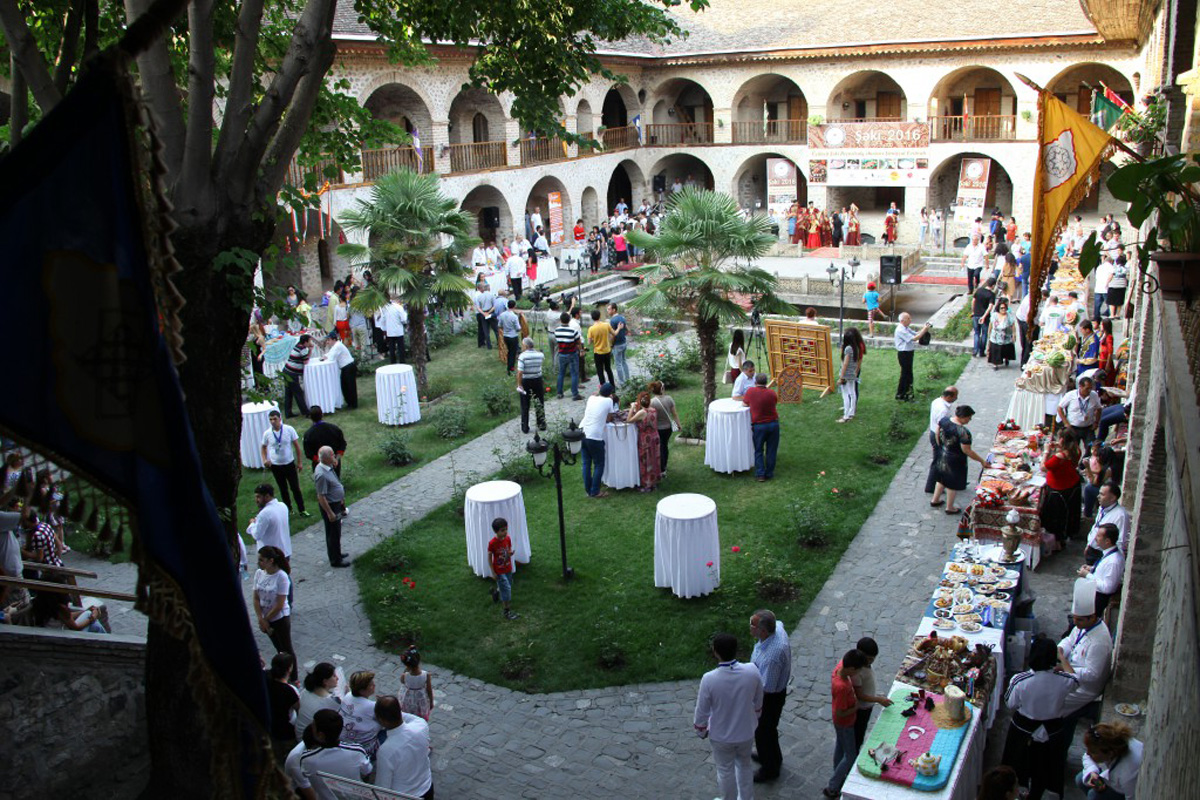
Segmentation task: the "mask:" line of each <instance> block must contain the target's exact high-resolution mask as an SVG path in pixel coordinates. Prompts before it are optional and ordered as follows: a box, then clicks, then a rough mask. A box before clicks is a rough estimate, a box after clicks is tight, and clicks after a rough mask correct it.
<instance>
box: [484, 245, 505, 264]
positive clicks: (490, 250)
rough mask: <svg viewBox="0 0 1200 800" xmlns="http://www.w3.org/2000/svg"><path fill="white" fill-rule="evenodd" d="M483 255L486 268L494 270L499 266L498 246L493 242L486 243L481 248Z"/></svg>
mask: <svg viewBox="0 0 1200 800" xmlns="http://www.w3.org/2000/svg"><path fill="white" fill-rule="evenodd" d="M483 257H484V260H485V262H486V263H487V268H488V269H490V270H493V271H495V270H497V269H499V268H500V259H501V258H502V256H501V255H500V248H498V247H496V243H495V242H488V243H487V247H485V248H484V250H483Z"/></svg>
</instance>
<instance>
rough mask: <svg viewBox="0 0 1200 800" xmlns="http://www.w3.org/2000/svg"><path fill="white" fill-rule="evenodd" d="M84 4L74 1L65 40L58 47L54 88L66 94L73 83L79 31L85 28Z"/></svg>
mask: <svg viewBox="0 0 1200 800" xmlns="http://www.w3.org/2000/svg"><path fill="white" fill-rule="evenodd" d="M83 2H84V0H72V2H71V8H70V10H68V11H67V24H66V25H64V26H63V38H62V42H61V43H60V44H59V47H58V63H57V65H56V66H55V68H54V88H55V89H57V90H58V93H59V94H60V95H61V94H66V93H67V87H68V86H69V85H70V83H71V70H72V69H74V68H75V54H76V53H77V52H78V51H79V29H80V28H81V27H83Z"/></svg>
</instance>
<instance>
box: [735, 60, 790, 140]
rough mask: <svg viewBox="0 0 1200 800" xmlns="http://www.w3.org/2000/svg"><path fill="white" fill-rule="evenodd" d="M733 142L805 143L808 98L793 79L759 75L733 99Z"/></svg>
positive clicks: (747, 82) (746, 84) (747, 83)
mask: <svg viewBox="0 0 1200 800" xmlns="http://www.w3.org/2000/svg"><path fill="white" fill-rule="evenodd" d="M732 114H733V131H732V134H733V143H734V144H764V143H767V142H780V143H782V142H794V143H803V142H805V141H807V136H808V99H807V98H806V97H805V96H804V92H802V91H800V87H799V86H797V85H796V82H795V81H793V80H791V79H790V78H787V77H784V76H783V75H778V74H769V75H758V76H756V77H753V78H751V79H750V80H748V81H746V82H745V83H743V84H742V86H741V88H740V89H738V90H737V93H736V94H734V96H733V110H732Z"/></svg>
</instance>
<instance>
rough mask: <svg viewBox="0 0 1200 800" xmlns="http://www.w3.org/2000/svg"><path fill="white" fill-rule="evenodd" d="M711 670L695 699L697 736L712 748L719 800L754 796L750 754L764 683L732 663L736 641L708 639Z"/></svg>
mask: <svg viewBox="0 0 1200 800" xmlns="http://www.w3.org/2000/svg"><path fill="white" fill-rule="evenodd" d="M712 649H713V654H714V655H716V657H717V661H718V664H717V667H716V669H713V670H709V671H708V672H706V673H704V677H703V678H701V679H700V692H699V694H698V696H697V697H696V714H695V718H694V720H693V726H694V727H695V730H696V735H697V736H699V737H700V738H702V739H708V740H709V742H710V743H711V744H712V751H713V762H714V763H715V764H716V767H717V784H718V785H719V786H720V788H721V796H722V797H723V798H724V800H737V799H738V798H739V797H740V798H742V800H749V798H753V797H754V767H753V764H752V763H751V761H750V752H751V749H752V747H753V745H754V729H755V728H756V727H758V718H759V717H760V716H761V715H762V708H763V679H762V675H761V674H760V673H759V671H758V668H757V667H755V666H754V665H753V664H740V663H738V660H737V637H735V636H733V635H732V634H728V633H718V634H717V635H716V636H714V637H713V642H712Z"/></svg>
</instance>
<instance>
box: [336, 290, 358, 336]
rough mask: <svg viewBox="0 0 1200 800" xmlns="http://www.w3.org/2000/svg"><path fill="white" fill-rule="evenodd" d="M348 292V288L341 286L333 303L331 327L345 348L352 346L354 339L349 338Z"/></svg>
mask: <svg viewBox="0 0 1200 800" xmlns="http://www.w3.org/2000/svg"><path fill="white" fill-rule="evenodd" d="M349 292H350V287H349V286H343V287H342V291H341V292H340V293H339V294H338V295H337V298H336V300H334V301H333V302H334V306H333V326H334V328H335V329H336V330H337V334H338V338H339V339H341V340H342V344H344V345H346V347H350V346H351V345H352V344H354V339H353V338H352V337H351V336H350V301H349V300H348V299H347V298H348V297H349Z"/></svg>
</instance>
